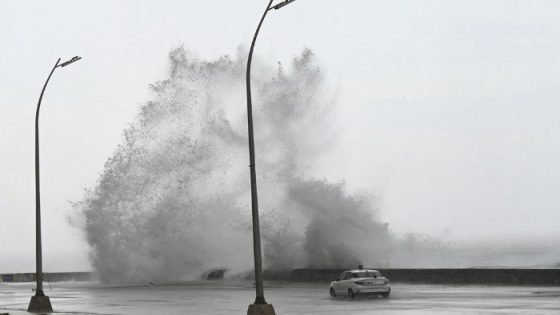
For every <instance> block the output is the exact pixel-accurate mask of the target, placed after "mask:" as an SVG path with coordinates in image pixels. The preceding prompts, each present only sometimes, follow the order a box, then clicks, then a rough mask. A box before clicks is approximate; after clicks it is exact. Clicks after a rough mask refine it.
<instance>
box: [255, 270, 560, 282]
mask: <svg viewBox="0 0 560 315" xmlns="http://www.w3.org/2000/svg"><path fill="white" fill-rule="evenodd" d="M371 269H377V270H379V271H380V272H381V273H383V275H385V276H386V277H387V278H389V279H390V280H391V282H405V283H424V284H497V285H560V269H478V268H457V269H441V268H438V269H385V268H381V269H378V268H371ZM343 271H344V270H342V269H294V270H291V271H284V272H279V271H265V274H264V277H265V279H267V280H288V281H321V282H329V281H332V280H333V279H334V278H335V277H336V276H337V275H339V274H340V273H341V272H343Z"/></svg>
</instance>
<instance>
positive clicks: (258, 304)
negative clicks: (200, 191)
mask: <svg viewBox="0 0 560 315" xmlns="http://www.w3.org/2000/svg"><path fill="white" fill-rule="evenodd" d="M273 1H274V0H270V1H269V2H268V5H267V7H266V10H265V11H264V14H263V16H262V18H261V20H260V22H259V25H258V26H257V30H256V32H255V35H254V36H253V41H252V43H251V48H250V49H249V58H248V60H247V73H246V84H247V124H248V132H249V168H250V172H251V209H252V217H253V256H254V260H255V287H256V298H255V303H254V304H251V305H249V310H248V312H247V314H248V315H252V314H275V313H274V308H273V307H272V304H267V303H266V300H265V299H264V289H263V276H262V255H261V234H260V226H259V202H258V197H257V175H256V170H255V139H254V134H253V104H252V103H251V60H252V59H253V50H254V48H255V42H256V40H257V36H258V34H259V30H260V29H261V26H262V23H263V21H264V18H265V17H266V14H267V13H268V11H270V10H272V9H274V10H278V9H280V8H282V7H284V6H285V5H287V4H289V3H291V2H293V1H295V0H285V1H283V2H280V3H278V4H276V5H274V6H272V2H273Z"/></svg>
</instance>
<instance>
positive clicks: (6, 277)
mask: <svg viewBox="0 0 560 315" xmlns="http://www.w3.org/2000/svg"><path fill="white" fill-rule="evenodd" d="M43 279H44V281H46V282H59V281H89V280H92V279H93V273H91V272H45V273H44V274H43ZM33 281H36V280H35V273H30V272H27V273H5V274H1V275H0V282H33Z"/></svg>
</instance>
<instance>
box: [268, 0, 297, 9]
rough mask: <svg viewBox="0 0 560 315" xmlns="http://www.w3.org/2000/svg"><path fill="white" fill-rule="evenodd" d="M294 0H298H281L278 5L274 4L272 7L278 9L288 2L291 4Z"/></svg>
mask: <svg viewBox="0 0 560 315" xmlns="http://www.w3.org/2000/svg"><path fill="white" fill-rule="evenodd" d="M294 1H296V0H285V1H284V2H280V3H278V4H277V5H275V6H273V7H272V8H271V9H274V10H278V9H280V8H282V7H284V6H287V5H288V4H290V3H292V2H294Z"/></svg>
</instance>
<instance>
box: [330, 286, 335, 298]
mask: <svg viewBox="0 0 560 315" xmlns="http://www.w3.org/2000/svg"><path fill="white" fill-rule="evenodd" d="M329 293H330V294H331V296H332V297H336V292H335V291H334V289H333V288H331V289H330V290H329Z"/></svg>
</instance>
